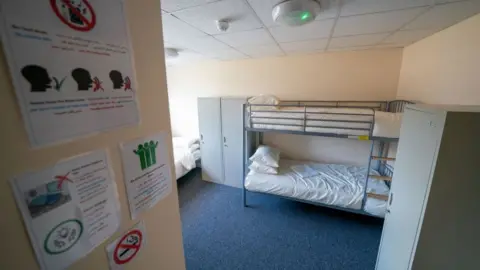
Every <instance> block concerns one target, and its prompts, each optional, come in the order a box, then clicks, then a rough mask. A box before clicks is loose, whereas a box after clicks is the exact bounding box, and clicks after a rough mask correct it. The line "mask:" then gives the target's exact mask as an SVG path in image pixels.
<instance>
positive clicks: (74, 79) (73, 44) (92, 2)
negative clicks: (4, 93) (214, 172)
mask: <svg viewBox="0 0 480 270" xmlns="http://www.w3.org/2000/svg"><path fill="white" fill-rule="evenodd" d="M124 13H125V12H124V4H123V1H121V0H69V1H67V0H43V1H31V0H5V1H2V2H1V15H2V39H3V41H4V42H3V43H4V46H3V47H4V50H5V53H6V56H7V60H8V64H9V68H10V73H11V77H12V80H13V84H14V88H15V92H16V95H17V99H18V102H19V104H20V108H21V111H22V115H23V119H24V122H25V127H26V129H27V132H28V137H29V140H30V142H31V144H32V146H33V147H40V146H44V145H49V144H55V143H60V142H63V141H68V140H72V139H74V138H77V137H81V136H87V135H90V134H94V133H98V132H101V131H104V130H107V129H112V128H118V127H122V126H129V125H135V124H138V123H139V121H140V120H139V113H138V102H137V97H136V91H137V84H136V80H135V71H134V69H133V59H132V48H131V46H130V39H129V35H128V30H127V23H126V19H125V14H124Z"/></svg>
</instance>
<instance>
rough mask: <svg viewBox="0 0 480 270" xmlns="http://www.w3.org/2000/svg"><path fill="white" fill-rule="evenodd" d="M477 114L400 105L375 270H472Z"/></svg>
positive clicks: (477, 235)
mask: <svg viewBox="0 0 480 270" xmlns="http://www.w3.org/2000/svg"><path fill="white" fill-rule="evenodd" d="M479 153H480V107H458V106H457V107H449V106H434V105H408V106H407V108H406V110H405V114H404V119H403V122H402V128H401V132H400V142H399V146H398V154H397V160H396V164H395V172H394V175H393V181H392V186H391V192H390V197H389V206H388V210H387V214H386V216H385V223H384V229H383V232H382V239H381V243H380V248H379V253H378V258H377V265H376V269H377V270H406V269H415V270H416V269H419V270H424V269H426V270H429V269H434V270H441V269H480V158H479Z"/></svg>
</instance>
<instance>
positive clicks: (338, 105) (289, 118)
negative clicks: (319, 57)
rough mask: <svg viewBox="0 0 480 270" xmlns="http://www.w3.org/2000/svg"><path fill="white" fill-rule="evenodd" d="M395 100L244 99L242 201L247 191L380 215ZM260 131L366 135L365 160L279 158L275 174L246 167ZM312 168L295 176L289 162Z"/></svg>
mask: <svg viewBox="0 0 480 270" xmlns="http://www.w3.org/2000/svg"><path fill="white" fill-rule="evenodd" d="M408 103H410V102H408V101H403V100H395V101H389V102H387V101H287V102H282V103H280V104H249V103H248V104H245V105H244V120H243V123H244V124H243V126H244V131H245V136H244V142H243V144H244V150H245V151H244V159H243V160H244V177H243V179H244V181H243V190H242V192H243V204H244V206H247V201H246V199H247V198H246V195H247V191H248V192H260V193H268V194H272V195H277V196H281V197H284V198H286V199H291V200H296V201H300V202H305V203H310V204H314V205H320V206H326V207H330V208H336V209H341V210H344V211H349V212H354V213H359V214H364V215H370V216H376V217H383V216H384V214H385V211H386V207H387V200H388V194H389V186H390V182H391V180H392V175H393V166H392V162H393V161H394V160H395V158H393V157H390V156H389V149H390V144H391V143H392V142H393V143H394V142H397V141H398V139H399V132H400V123H401V116H402V112H403V108H404V106H405V105H406V104H408ZM266 132H276V133H287V134H298V135H311V136H322V137H335V138H346V139H357V140H366V141H370V143H371V147H370V153H369V159H368V160H369V161H368V164H367V166H350V165H343V164H320V163H314V162H305V161H295V160H286V159H281V160H280V164H279V168H278V174H274V175H268V174H259V173H255V172H253V171H250V172H249V171H248V158H247V156H250V153H252V152H253V151H254V150H255V148H256V147H257V146H258V145H261V144H263V134H264V133H266ZM298 166H307V167H308V169H309V170H313V171H314V172H315V173H314V174H313V175H312V176H309V177H301V176H299V175H298V174H297V173H295V172H294V171H293V170H292V168H293V167H298Z"/></svg>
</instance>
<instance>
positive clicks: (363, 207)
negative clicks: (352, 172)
mask: <svg viewBox="0 0 480 270" xmlns="http://www.w3.org/2000/svg"><path fill="white" fill-rule="evenodd" d="M374 149H375V141H374V140H372V141H371V146H370V155H369V156H368V166H367V173H366V175H365V177H366V179H365V188H364V190H363V199H362V208H361V209H362V210H363V209H365V203H366V202H367V196H368V190H367V189H368V181H369V180H370V167H371V166H372V156H373V150H374Z"/></svg>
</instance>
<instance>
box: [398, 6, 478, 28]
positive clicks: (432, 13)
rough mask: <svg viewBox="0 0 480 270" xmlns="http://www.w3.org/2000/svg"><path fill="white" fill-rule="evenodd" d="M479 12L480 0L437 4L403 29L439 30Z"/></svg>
mask: <svg viewBox="0 0 480 270" xmlns="http://www.w3.org/2000/svg"><path fill="white" fill-rule="evenodd" d="M479 12H480V1H479V0H472V1H463V2H454V3H449V4H443V5H438V6H435V7H434V8H432V9H431V10H429V11H427V12H426V13H425V14H423V15H422V16H420V17H418V18H417V19H415V20H414V21H413V22H411V23H409V24H408V25H407V26H406V27H405V28H404V29H436V30H440V29H443V28H446V27H448V26H451V25H453V24H456V23H458V22H460V21H462V20H465V19H466V18H468V17H470V16H473V15H475V14H477V13H479Z"/></svg>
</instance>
